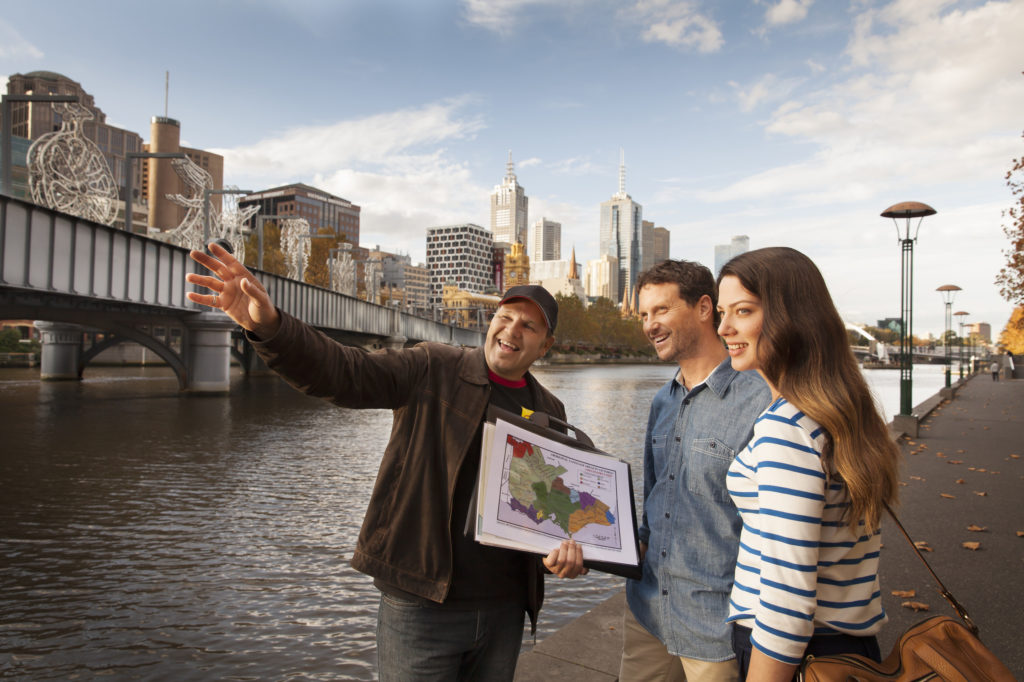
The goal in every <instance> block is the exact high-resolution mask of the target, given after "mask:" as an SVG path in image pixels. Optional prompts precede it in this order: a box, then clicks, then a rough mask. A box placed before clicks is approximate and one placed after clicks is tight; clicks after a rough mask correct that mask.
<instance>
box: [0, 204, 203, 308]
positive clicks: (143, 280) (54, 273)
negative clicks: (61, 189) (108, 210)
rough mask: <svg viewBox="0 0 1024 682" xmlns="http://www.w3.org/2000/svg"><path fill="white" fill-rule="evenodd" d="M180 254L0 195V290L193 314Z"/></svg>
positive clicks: (189, 266)
mask: <svg viewBox="0 0 1024 682" xmlns="http://www.w3.org/2000/svg"><path fill="white" fill-rule="evenodd" d="M194 270H195V268H194V266H193V262H192V260H191V259H190V258H189V257H188V252H187V251H186V250H185V249H181V248H179V247H176V246H173V245H170V244H165V243H163V242H160V241H157V240H154V239H149V238H147V237H143V236H141V235H136V234H131V233H129V232H125V231H124V230H118V229H115V228H113V227H110V226H107V225H102V224H99V223H94V222H92V221H88V220H84V219H81V218H76V217H75V216H71V215H67V214H64V213H59V212H57V211H52V210H50V209H47V208H44V207H42V206H37V205H35V204H32V203H28V202H24V201H22V200H20V199H15V198H12V197H7V196H3V195H0V285H6V286H9V287H15V288H19V289H25V290H35V291H41V292H48V293H52V294H67V295H71V296H85V297H89V298H100V299H110V300H116V301H121V302H126V303H142V304H149V305H156V306H161V307H165V308H177V309H196V306H195V305H194V304H193V303H190V302H189V301H188V300H187V299H186V298H185V291H186V284H185V273H186V272H192V271H194Z"/></svg>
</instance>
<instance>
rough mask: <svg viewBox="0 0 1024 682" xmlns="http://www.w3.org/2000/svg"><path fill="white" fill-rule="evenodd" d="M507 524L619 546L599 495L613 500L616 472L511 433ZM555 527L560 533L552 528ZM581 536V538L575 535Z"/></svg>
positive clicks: (504, 516) (612, 518)
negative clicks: (561, 453) (580, 460)
mask: <svg viewBox="0 0 1024 682" xmlns="http://www.w3.org/2000/svg"><path fill="white" fill-rule="evenodd" d="M506 453H507V456H506V459H505V462H506V471H507V473H506V474H505V476H504V478H505V482H507V490H503V491H502V493H503V495H502V498H503V500H504V501H505V502H506V503H507V507H506V509H507V510H511V512H513V514H511V515H510V514H508V513H507V512H506V513H502V512H499V516H500V517H501V518H502V520H504V521H505V522H512V523H517V525H522V526H527V527H529V525H532V526H535V527H538V528H537V529H538V530H542V531H545V530H546V531H548V532H549V534H552V535H556V536H561V537H565V538H572V537H575V538H576V539H577V540H585V541H587V542H593V543H596V544H599V545H602V546H606V547H609V548H612V547H614V548H617V547H618V546H619V544H620V542H619V532H618V527H617V525H616V517H615V514H614V513H613V510H612V508H611V507H609V505H608V504H607V503H606V502H604V501H603V500H601V499H600V498H599V497H598V495H602V493H603V496H605V497H606V498H607V499H611V500H614V499H615V475H616V473H615V471H613V470H611V469H603V468H601V467H596V466H594V465H592V464H588V463H585V462H579V461H575V460H573V459H571V458H567V457H565V456H562V455H558V454H556V453H552V452H547V453H545V451H544V450H543V449H542V448H541V447H540V446H538V445H535V444H533V443H529V442H527V441H524V440H520V439H518V438H516V437H514V436H512V435H508V436H507V440H506ZM555 528H557V529H559V530H560V531H561V532H560V533H559V532H557V531H554V529H555ZM579 534H582V535H584V536H585V537H583V538H581V537H577V536H578V535H579Z"/></svg>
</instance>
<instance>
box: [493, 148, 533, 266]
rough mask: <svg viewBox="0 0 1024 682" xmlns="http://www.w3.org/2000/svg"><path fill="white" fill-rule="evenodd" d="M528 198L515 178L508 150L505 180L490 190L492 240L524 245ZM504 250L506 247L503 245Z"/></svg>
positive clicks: (513, 166) (510, 153) (496, 243)
mask: <svg viewBox="0 0 1024 682" xmlns="http://www.w3.org/2000/svg"><path fill="white" fill-rule="evenodd" d="M529 201H530V200H529V198H527V196H526V190H525V189H523V186H522V185H520V184H519V181H518V180H517V179H516V172H515V164H514V163H512V151H511V150H509V152H508V163H506V165H505V180H504V182H502V183H501V184H500V185H495V187H494V191H493V192H491V232H493V233H494V242H495V245H496V246H497V245H498V243H499V242H501V243H504V244H509V245H511V244H515V243H520V244H522V245H523V247H524V248H525V247H526V231H527V229H528V227H527V223H526V218H527V208H528V206H529ZM505 248H506V250H507V249H508V247H505Z"/></svg>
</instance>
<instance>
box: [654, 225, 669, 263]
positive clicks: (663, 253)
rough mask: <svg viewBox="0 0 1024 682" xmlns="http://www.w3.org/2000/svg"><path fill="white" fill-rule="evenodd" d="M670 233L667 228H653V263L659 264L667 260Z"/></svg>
mask: <svg viewBox="0 0 1024 682" xmlns="http://www.w3.org/2000/svg"><path fill="white" fill-rule="evenodd" d="M671 236H672V235H671V233H670V232H669V231H668V229H667V228H664V227H656V228H654V258H653V262H654V263H660V262H661V261H663V260H666V259H667V258H669V251H670V249H669V247H670V246H671V239H670V238H671Z"/></svg>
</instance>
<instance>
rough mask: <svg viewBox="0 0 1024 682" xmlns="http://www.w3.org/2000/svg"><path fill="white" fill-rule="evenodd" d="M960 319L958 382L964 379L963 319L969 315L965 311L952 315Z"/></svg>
mask: <svg viewBox="0 0 1024 682" xmlns="http://www.w3.org/2000/svg"><path fill="white" fill-rule="evenodd" d="M953 314H954V315H956V316H957V317H959V318H960V380H961V381H963V378H964V318H965V317H967V316H968V315H970V313H969V312H967V311H966V310H958V311H956V312H955V313H953Z"/></svg>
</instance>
